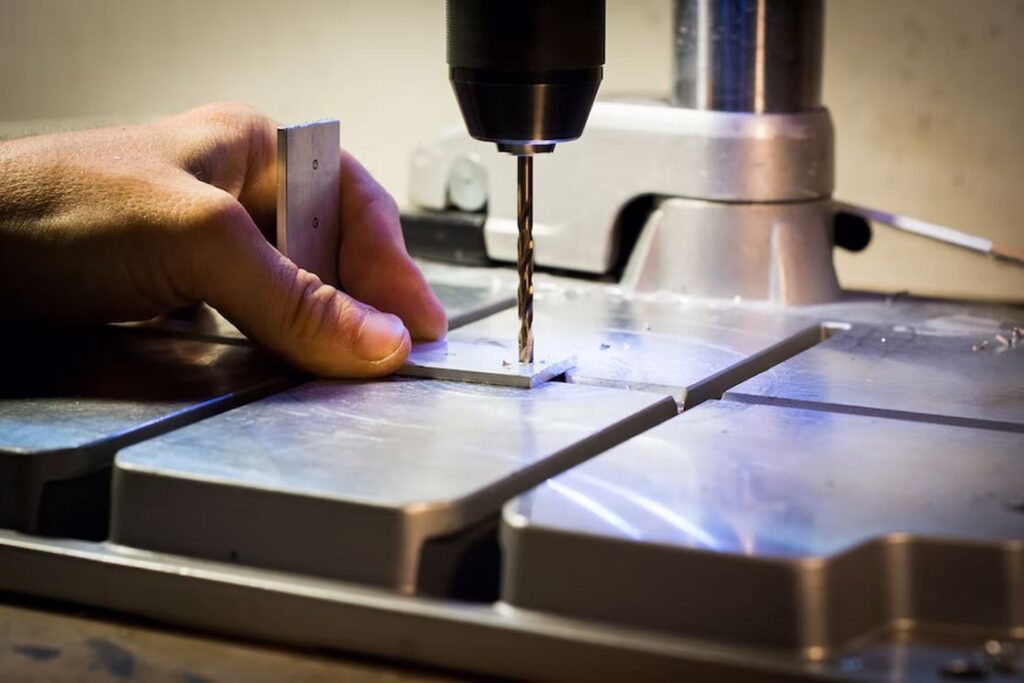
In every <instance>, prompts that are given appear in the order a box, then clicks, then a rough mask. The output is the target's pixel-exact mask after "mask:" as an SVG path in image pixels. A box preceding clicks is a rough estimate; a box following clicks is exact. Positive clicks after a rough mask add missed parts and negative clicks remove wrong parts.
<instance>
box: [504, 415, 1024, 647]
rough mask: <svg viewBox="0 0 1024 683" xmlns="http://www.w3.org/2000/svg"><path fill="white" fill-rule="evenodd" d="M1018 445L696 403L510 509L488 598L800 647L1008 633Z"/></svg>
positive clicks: (1016, 537)
mask: <svg viewBox="0 0 1024 683" xmlns="http://www.w3.org/2000/svg"><path fill="white" fill-rule="evenodd" d="M1022 453H1024V436H1021V435H1018V434H1009V433H1005V432H995V431H986V430H974V429H963V428H959V427H948V426H942V425H934V424H921V423H915V422H904V421H899V420H889V419H879V418H870V417H864V416H855V415H841V414H833V413H824V412H817V411H809V410H799V409H793V408H779V407H771V406H753V405H745V404H741V403H731V402H718V401H714V402H709V403H706V404H704V405H702V406H701V407H699V408H696V409H694V410H693V411H690V412H688V413H685V414H683V415H681V416H679V417H677V418H675V419H673V420H670V421H668V422H666V423H663V424H662V425H659V426H658V427H655V428H654V429H652V430H650V431H648V432H646V433H644V434H642V435H640V436H637V437H634V438H633V439H630V440H629V441H628V442H626V443H624V444H622V445H620V446H617V447H616V448H614V449H612V450H610V451H608V452H607V453H604V454H602V455H600V456H597V457H596V458H593V459H592V460H590V461H588V462H586V463H583V464H581V465H579V466H577V467H575V468H573V469H572V470H570V471H568V472H566V473H564V474H562V475H560V476H559V477H557V478H555V479H554V480H553V482H552V483H553V484H555V485H554V486H543V487H538V488H537V489H534V490H533V491H531V492H529V493H527V494H525V495H523V496H521V497H520V498H518V499H517V500H515V501H513V502H511V503H509V504H508V505H507V506H506V508H505V512H504V525H503V529H502V538H503V546H504V548H505V550H506V556H505V574H504V583H503V586H504V588H503V598H502V599H503V600H504V601H505V602H507V603H509V604H510V605H513V606H516V607H523V608H528V609H531V610H538V611H542V612H547V613H555V614H560V615H565V616H568V617H577V618H584V619H592V620H597V621H602V622H606V623H614V624H618V625H627V624H628V625H632V626H638V627H644V628H654V629H659V630H664V631H668V632H672V633H676V634H679V635H688V636H692V637H698V638H713V639H714V638H721V639H725V640H728V641H731V642H743V643H747V644H749V645H751V646H758V647H772V648H782V649H786V650H793V651H798V652H804V653H808V654H809V653H812V651H813V652H818V653H824V652H826V651H828V650H830V649H832V648H836V647H840V646H844V645H847V644H848V643H850V642H851V641H853V640H856V639H859V638H862V637H864V636H866V635H868V634H870V633H873V632H875V631H876V630H877V629H879V628H882V627H885V626H887V625H889V624H890V623H891V622H893V621H896V620H905V621H906V623H913V624H918V625H920V626H921V627H922V628H923V627H928V626H936V625H941V626H942V627H944V628H955V627H964V626H971V627H976V628H983V629H988V631H989V632H992V633H999V632H1009V631H1010V630H1011V629H1021V628H1024V622H1022V621H1021V618H1022V615H1024V611H1022V610H1021V607H1024V603H1021V600H1020V597H1021V596H1022V595H1024V592H1022V591H1024V574H1022V573H1021V572H1020V571H1019V567H1020V563H1021V562H1022V561H1024V515H1022V514H1021V513H1020V511H1019V510H1017V509H1015V507H1014V506H1015V505H1018V504H1019V500H1020V482H1022V481H1024V459H1021V457H1020V455H1021V454H1022ZM558 486H567V487H570V488H571V489H572V490H574V491H575V492H576V495H575V496H569V497H567V496H564V495H558ZM622 491H629V492H630V495H628V496H624V495H621V494H622ZM582 500H586V501H588V502H587V504H580V501H582ZM598 510H599V511H600V514H597V513H596V512H595V511H598ZM667 513H671V514H667ZM610 518H611V519H615V520H617V524H615V525H610V524H608V520H609V519H610ZM679 519H682V520H686V524H685V525H680V524H679V523H678V520H679ZM623 529H629V530H639V531H640V532H641V534H642V540H637V539H636V537H635V534H634V533H632V532H630V533H626V532H624V531H623ZM968 567H970V568H971V569H968ZM965 572H970V573H972V575H974V576H975V577H976V579H975V580H967V579H966V577H965ZM977 572H981V574H978V573H977ZM982 575H984V577H985V578H984V580H982V579H981V578H980V577H981V576H982ZM1007 601H1009V603H1008V602H1007ZM1007 607H1009V609H1007Z"/></svg>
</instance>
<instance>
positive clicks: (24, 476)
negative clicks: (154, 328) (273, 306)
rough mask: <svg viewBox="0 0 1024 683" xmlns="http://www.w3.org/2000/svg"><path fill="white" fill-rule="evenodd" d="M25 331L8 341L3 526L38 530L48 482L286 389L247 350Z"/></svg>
mask: <svg viewBox="0 0 1024 683" xmlns="http://www.w3.org/2000/svg"><path fill="white" fill-rule="evenodd" d="M22 332H23V333H22V334H21V335H19V336H17V337H7V336H5V338H4V339H3V341H2V343H3V357H4V358H5V359H7V361H8V362H7V364H6V367H5V369H4V381H3V383H2V385H0V387H2V388H0V526H15V527H17V528H22V529H28V530H34V529H36V528H37V525H38V514H39V504H40V496H41V493H42V490H43V487H44V486H45V485H46V484H47V483H48V482H52V481H55V480H68V479H73V478H76V477H82V476H85V475H88V474H91V473H93V472H96V471H99V470H102V469H103V468H108V467H110V464H111V462H112V461H113V457H114V452H115V451H116V449H117V448H120V447H122V446H124V445H126V444H130V443H135V442H136V441H139V440H141V439H144V438H147V437H149V436H153V435H155V434H160V433H162V432H165V431H167V430H169V429H173V428H174V427H178V426H180V425H182V424H186V423H188V422H190V421H193V420H199V419H201V418H203V417H206V416H208V415H211V414H213V413H215V412H218V411H220V410H225V409H227V408H229V407H231V406H233V405H238V404H239V403H241V402H243V401H245V400H249V399H251V398H256V397H259V396H261V395H265V394H267V393H269V392H271V391H274V390H276V389H281V388H284V387H286V386H287V385H288V383H289V379H288V374H289V373H288V371H287V370H286V369H285V368H284V366H283V365H281V364H280V363H279V362H277V361H276V360H274V359H272V358H270V357H269V356H267V355H265V354H263V353H261V352H259V351H257V350H255V349H252V348H249V347H245V346H234V345H221V344H210V343H205V342H200V341H194V340H187V339H170V338H166V337H162V336H159V335H156V334H153V333H150V332H145V331H136V330H125V329H119V328H116V327H102V328H97V329H91V330H79V331H75V332H67V331H65V332H63V333H60V334H58V333H56V332H55V331H52V330H47V331H42V332H39V333H31V332H29V331H26V330H23V331H22ZM96 504H97V505H102V504H103V501H96ZM69 512H74V511H69ZM79 512H80V513H81V514H82V515H84V514H85V513H84V511H79Z"/></svg>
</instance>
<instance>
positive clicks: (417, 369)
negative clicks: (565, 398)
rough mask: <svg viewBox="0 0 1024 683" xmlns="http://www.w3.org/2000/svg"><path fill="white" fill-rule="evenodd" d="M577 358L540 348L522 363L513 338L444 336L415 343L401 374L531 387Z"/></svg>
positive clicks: (547, 379)
mask: <svg viewBox="0 0 1024 683" xmlns="http://www.w3.org/2000/svg"><path fill="white" fill-rule="evenodd" d="M542 348H543V347H542ZM575 361H576V359H575V357H573V356H570V357H568V358H561V357H558V356H555V355H549V354H546V353H544V352H538V353H537V355H536V356H535V359H534V362H532V363H520V362H519V359H518V349H517V345H516V340H515V339H512V338H509V339H506V340H503V341H502V342H495V343H493V344H490V343H476V342H460V341H447V340H442V341H438V342H427V343H421V344H414V345H413V347H412V352H411V353H410V354H409V360H408V361H406V363H405V365H403V366H402V367H401V368H400V369H399V370H398V374H399V375H404V376H406V377H427V378H431V379H441V380H451V381H455V382H474V383H477V384H497V385H501V386H510V387H522V388H525V389H529V388H530V387H535V386H537V385H538V384H541V383H543V382H547V381H550V380H552V379H554V378H555V377H558V376H560V375H564V374H565V372H566V371H567V370H569V369H570V368H572V367H573V363H575Z"/></svg>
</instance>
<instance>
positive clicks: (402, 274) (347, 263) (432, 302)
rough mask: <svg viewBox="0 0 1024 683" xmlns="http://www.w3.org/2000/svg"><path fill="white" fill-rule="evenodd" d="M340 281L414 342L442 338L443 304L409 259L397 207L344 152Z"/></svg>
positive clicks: (361, 167)
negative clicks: (396, 322)
mask: <svg viewBox="0 0 1024 683" xmlns="http://www.w3.org/2000/svg"><path fill="white" fill-rule="evenodd" d="M339 252H340V253H339V256H338V279H339V280H340V281H341V283H342V284H343V285H344V287H345V289H346V290H347V291H348V292H349V294H351V295H352V296H354V297H356V298H357V299H359V300H360V301H363V302H365V303H368V304H370V305H371V306H373V307H375V308H377V309H379V310H382V311H385V312H387V313H393V314H395V315H397V316H398V317H399V318H401V319H402V322H404V323H405V325H406V327H407V328H408V329H409V332H410V333H411V334H412V336H413V338H414V339H424V340H430V339H440V338H442V337H443V336H444V335H445V332H446V331H447V328H448V320H447V317H446V315H445V312H444V308H443V307H442V306H441V302H440V301H439V300H438V299H437V297H436V296H435V295H434V292H433V291H432V290H431V289H430V285H429V284H427V281H426V279H424V277H423V274H422V273H421V272H420V270H419V268H418V267H417V266H416V264H415V263H414V262H413V260H412V258H410V256H409V253H408V251H406V248H405V240H404V238H403V237H402V227H401V221H400V214H399V211H398V205H397V204H396V203H395V200H394V199H393V198H392V197H391V195H390V194H388V192H387V191H386V190H385V189H384V188H383V187H381V185H380V184H379V183H378V182H377V181H376V180H374V178H373V176H371V175H370V173H369V171H367V170H366V168H365V167H363V165H362V164H360V163H359V162H358V161H357V160H356V159H355V157H353V156H352V155H351V154H349V153H347V152H345V151H344V150H342V153H341V246H340V249H339Z"/></svg>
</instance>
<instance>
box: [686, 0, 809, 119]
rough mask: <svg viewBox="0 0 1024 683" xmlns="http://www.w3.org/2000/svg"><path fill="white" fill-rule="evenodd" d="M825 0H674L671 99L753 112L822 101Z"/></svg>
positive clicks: (792, 108)
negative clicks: (672, 97) (673, 88)
mask: <svg viewBox="0 0 1024 683" xmlns="http://www.w3.org/2000/svg"><path fill="white" fill-rule="evenodd" d="M823 19H824V11H823V7H822V0H676V17H675V20H676V36H675V58H676V64H675V68H676V74H675V93H674V104H676V105H677V106H680V107H686V108H689V109H708V110H714V111H736V112H753V113H786V112H798V111H808V110H810V109H815V108H817V107H819V106H821V58H822V32H823Z"/></svg>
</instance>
